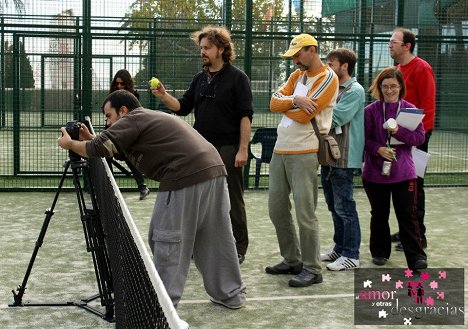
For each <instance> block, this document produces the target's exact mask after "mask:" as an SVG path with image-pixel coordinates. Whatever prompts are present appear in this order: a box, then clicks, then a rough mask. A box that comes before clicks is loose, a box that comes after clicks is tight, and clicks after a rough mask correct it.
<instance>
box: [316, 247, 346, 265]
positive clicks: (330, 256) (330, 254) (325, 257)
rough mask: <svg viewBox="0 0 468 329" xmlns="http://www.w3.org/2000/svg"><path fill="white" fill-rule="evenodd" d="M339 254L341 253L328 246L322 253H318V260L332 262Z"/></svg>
mask: <svg viewBox="0 0 468 329" xmlns="http://www.w3.org/2000/svg"><path fill="white" fill-rule="evenodd" d="M340 256H341V255H340V254H339V253H337V252H336V251H335V250H333V248H330V249H328V250H327V251H326V252H325V253H324V254H320V260H321V261H324V262H333V261H335V260H337V259H338V258H340Z"/></svg>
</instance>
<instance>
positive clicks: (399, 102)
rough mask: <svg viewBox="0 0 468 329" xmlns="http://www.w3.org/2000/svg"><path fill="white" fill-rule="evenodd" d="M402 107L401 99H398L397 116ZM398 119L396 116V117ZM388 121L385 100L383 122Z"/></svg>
mask: <svg viewBox="0 0 468 329" xmlns="http://www.w3.org/2000/svg"><path fill="white" fill-rule="evenodd" d="M400 107H401V101H398V108H397V112H396V113H397V114H396V116H398V113H400ZM395 119H396V117H395ZM386 121H387V116H386V114H385V101H384V102H383V122H382V125H383V124H384V123H385V122H386Z"/></svg>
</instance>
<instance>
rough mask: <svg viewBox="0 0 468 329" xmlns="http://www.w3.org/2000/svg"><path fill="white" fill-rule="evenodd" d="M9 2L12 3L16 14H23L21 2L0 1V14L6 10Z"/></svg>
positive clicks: (17, 0)
mask: <svg viewBox="0 0 468 329" xmlns="http://www.w3.org/2000/svg"><path fill="white" fill-rule="evenodd" d="M10 2H13V5H14V6H15V11H16V12H17V13H18V14H22V13H24V3H23V1H21V0H11V1H10V0H1V1H0V13H2V14H3V13H4V12H5V9H6V8H8V6H9V4H10Z"/></svg>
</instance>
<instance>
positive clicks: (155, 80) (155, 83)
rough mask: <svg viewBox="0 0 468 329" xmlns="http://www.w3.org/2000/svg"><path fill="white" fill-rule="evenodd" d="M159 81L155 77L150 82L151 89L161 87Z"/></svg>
mask: <svg viewBox="0 0 468 329" xmlns="http://www.w3.org/2000/svg"><path fill="white" fill-rule="evenodd" d="M159 83H160V82H159V80H158V79H157V78H155V77H152V78H151V80H150V86H151V88H158V86H159Z"/></svg>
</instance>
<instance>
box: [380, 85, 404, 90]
mask: <svg viewBox="0 0 468 329" xmlns="http://www.w3.org/2000/svg"><path fill="white" fill-rule="evenodd" d="M400 87H401V86H400V85H381V86H380V88H382V90H397V89H399V88H400Z"/></svg>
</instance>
